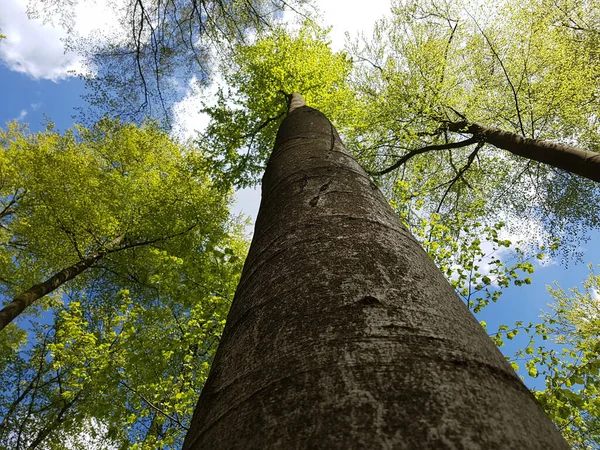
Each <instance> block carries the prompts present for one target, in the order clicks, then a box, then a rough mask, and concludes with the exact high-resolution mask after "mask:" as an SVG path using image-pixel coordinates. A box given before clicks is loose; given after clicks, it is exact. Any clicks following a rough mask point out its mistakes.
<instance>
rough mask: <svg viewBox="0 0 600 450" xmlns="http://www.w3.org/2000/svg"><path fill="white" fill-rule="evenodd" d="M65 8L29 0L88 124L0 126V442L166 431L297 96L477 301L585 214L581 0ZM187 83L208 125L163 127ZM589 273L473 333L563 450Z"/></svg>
mask: <svg viewBox="0 0 600 450" xmlns="http://www.w3.org/2000/svg"><path fill="white" fill-rule="evenodd" d="M80 1H82V2H83V1H84V0H80ZM76 3H77V2H72V1H66V0H52V1H48V2H42V3H38V2H34V3H32V4H31V11H30V13H31V14H32V15H33V16H38V17H43V18H46V19H48V20H54V21H55V22H54V23H55V24H56V25H57V26H58V25H59V24H60V25H62V26H64V27H66V28H67V29H68V30H69V32H70V34H69V36H70V38H69V41H68V42H67V46H68V49H69V50H71V51H76V52H79V53H80V54H81V55H83V57H84V59H85V61H86V63H87V64H88V65H89V67H90V68H93V70H91V71H90V72H89V73H86V74H81V76H82V77H84V79H85V81H86V83H87V86H88V90H87V94H86V99H87V101H88V104H87V106H86V108H85V109H84V110H82V111H81V114H80V117H79V118H80V119H81V121H82V122H83V123H84V125H75V126H74V127H73V129H71V130H68V131H66V132H62V133H61V132H58V131H56V130H55V129H54V127H53V125H52V123H49V124H48V126H47V127H46V129H45V130H44V131H40V132H36V133H33V132H30V131H29V130H28V129H27V127H25V126H23V125H22V124H19V123H9V124H7V126H6V127H5V128H3V129H2V130H1V131H0V143H1V153H0V191H1V193H0V290H1V293H2V298H3V300H4V303H5V309H4V310H3V311H2V312H1V313H0V315H2V314H5V315H3V316H1V317H2V320H3V321H4V322H5V323H4V322H3V324H2V325H3V327H5V328H4V329H3V330H2V331H0V386H3V388H1V394H0V445H3V446H6V447H7V448H17V449H18V448H65V447H66V446H68V448H94V447H93V446H95V448H148V449H150V448H178V447H179V446H180V445H181V443H182V441H183V438H184V436H185V434H186V432H187V429H188V427H189V423H190V420H191V416H192V414H193V411H194V407H195V405H196V402H197V399H198V396H199V394H200V392H201V390H202V387H203V384H204V382H205V381H206V378H207V376H208V372H209V369H210V364H211V362H212V358H213V356H214V353H215V351H216V348H217V346H218V343H219V339H220V335H221V333H222V331H223V327H224V325H225V321H226V317H227V313H228V310H229V306H230V304H231V301H232V299H233V297H234V292H235V289H236V285H237V281H238V279H239V277H240V274H241V271H242V266H243V263H244V258H245V256H246V252H247V249H248V246H249V242H248V239H247V237H246V236H245V234H244V233H245V231H244V226H243V224H242V222H241V220H240V219H238V218H235V217H232V215H231V213H230V212H229V208H230V206H231V202H232V191H233V190H234V189H239V188H241V187H247V186H253V185H256V184H257V183H258V182H259V181H260V177H261V175H262V173H263V171H264V168H265V164H266V161H267V159H268V157H269V154H270V152H271V150H272V148H273V142H274V141H275V135H276V132H277V129H278V128H279V125H280V124H281V122H282V121H283V119H284V118H285V116H286V113H287V109H288V103H289V101H290V99H291V94H292V93H294V92H300V93H302V94H303V96H304V98H305V99H306V102H307V104H308V105H309V106H312V107H314V108H316V109H319V110H320V111H321V112H323V113H324V114H325V115H326V116H327V117H328V118H329V119H330V120H331V122H332V123H333V125H335V127H336V128H337V129H338V130H339V132H340V134H341V136H342V139H343V140H344V143H345V145H346V147H347V148H348V149H349V150H350V151H351V152H352V153H353V156H354V157H355V158H356V160H357V161H358V162H359V163H360V164H361V165H362V166H363V167H364V168H365V169H366V170H367V171H368V172H369V173H370V175H371V178H372V182H373V183H374V184H376V185H377V186H379V188H380V189H381V190H382V192H383V193H384V194H385V196H386V199H387V201H389V203H390V204H391V205H392V207H393V208H394V211H395V212H396V213H397V215H398V216H399V218H400V219H401V221H402V222H403V223H404V224H405V225H406V226H407V227H408V229H409V230H410V231H411V232H412V233H413V235H414V236H415V237H416V239H417V240H418V241H419V242H420V243H421V245H422V246H423V248H424V249H425V250H426V251H427V253H428V254H429V256H430V257H431V258H432V259H433V261H434V262H435V263H436V265H437V266H438V267H439V268H440V270H441V271H442V273H443V274H444V275H445V276H446V278H447V279H448V280H449V281H450V283H451V284H452V286H453V287H454V288H455V289H456V291H457V293H458V294H459V296H460V297H461V298H462V300H463V301H464V302H465V304H466V305H467V306H468V307H469V308H470V309H471V311H472V312H473V313H474V314H475V315H476V317H477V314H479V313H481V312H482V311H483V310H484V309H485V308H486V306H488V305H490V304H492V303H496V302H500V303H501V302H502V295H503V293H504V292H505V291H506V290H507V289H509V288H510V289H511V291H513V290H515V289H516V288H517V287H519V286H523V285H529V284H531V283H532V280H533V279H535V274H534V271H535V269H536V267H539V264H538V262H539V261H542V262H544V261H546V262H547V261H549V260H550V258H552V260H554V261H560V262H561V263H562V264H569V263H573V262H577V261H578V258H579V257H580V256H581V250H580V246H581V245H582V244H583V243H585V242H586V240H587V239H588V238H589V237H588V236H589V233H590V232H591V231H593V230H597V229H598V226H599V225H600V208H599V207H598V205H600V184H599V183H598V180H597V178H595V177H597V176H598V175H597V174H600V156H599V155H600V141H599V139H600V138H599V136H600V133H599V126H600V124H599V123H598V117H599V116H600V111H599V108H600V99H599V92H600V91H599V86H600V12H599V11H600V4H598V3H597V2H595V1H591V0H590V1H574V0H553V1H550V0H525V1H523V2H519V3H515V2H510V1H503V2H489V1H486V2H475V3H471V2H468V1H466V0H444V1H441V2H439V1H416V0H415V1H412V0H407V1H394V2H392V5H391V10H390V13H389V14H388V15H387V16H386V17H384V18H382V19H381V20H380V21H378V22H377V23H376V24H375V26H374V30H373V35H372V36H349V38H348V39H347V44H346V47H345V48H344V49H334V48H332V45H331V42H330V37H329V29H328V28H327V26H328V25H329V24H323V23H320V22H319V20H318V18H317V13H316V12H315V11H316V10H315V9H314V5H311V4H309V3H308V2H304V1H294V2H280V1H275V0H265V1H263V0H256V1H255V0H253V1H233V2H221V1H212V0H210V1H196V0H191V1H187V0H186V1H183V0H181V1H179V0H177V1H168V2H163V1H160V0H123V1H122V2H113V3H114V5H113V7H114V10H115V14H116V15H117V16H118V20H119V23H120V27H118V28H115V29H114V30H104V32H105V34H104V35H102V36H101V37H99V38H98V39H95V40H90V39H88V38H87V37H85V36H79V35H77V32H76V30H75V29H76V27H75V26H74V25H75V24H74V20H75V18H74V17H73V16H72V15H71V12H72V11H73V8H74V5H75V4H76ZM290 17H293V19H290ZM0 37H3V36H2V35H0ZM0 45H1V42H0ZM190 80H191V81H193V82H194V83H195V84H196V85H197V87H198V90H199V92H200V93H201V94H202V97H201V98H200V99H199V100H198V109H199V110H200V111H201V112H202V113H203V114H204V115H205V116H204V117H206V118H207V119H208V125H207V126H206V127H205V128H204V129H203V130H201V131H200V132H199V133H198V134H197V136H196V137H195V138H194V139H192V140H189V141H185V142H182V141H181V140H178V139H177V138H175V137H174V136H173V135H172V134H170V133H169V132H170V131H171V130H172V126H173V121H174V115H173V111H174V106H175V105H176V104H177V102H178V101H180V100H181V98H182V96H183V95H184V92H185V90H183V89H182V86H188V85H189V82H190ZM552 152H554V153H552ZM550 153H551V154H552V155H556V156H552V157H547V155H548V154H550ZM540 155H541V156H540ZM582 161H583V162H582ZM516 236H519V237H518V238H516ZM517 240H520V241H521V242H517ZM594 270H595V269H594V266H593V265H592V266H590V274H589V277H588V278H587V279H586V280H585V281H584V280H580V281H582V282H583V285H582V286H583V288H582V289H580V290H578V289H574V290H572V291H570V292H567V291H564V290H563V289H562V288H561V287H560V286H553V287H550V288H549V294H550V295H549V297H548V301H549V302H552V303H551V306H550V309H547V310H546V312H545V313H543V314H542V316H541V317H540V318H539V320H538V321H537V322H529V321H523V320H517V321H516V322H515V323H514V324H505V325H501V326H500V327H499V328H498V329H487V331H488V334H489V335H490V337H491V338H492V339H493V340H494V342H495V343H496V344H497V345H498V346H499V347H501V348H502V347H503V346H504V345H505V344H506V343H507V342H508V341H512V340H513V339H515V338H517V339H518V338H521V341H519V342H522V343H523V345H522V346H521V348H520V349H519V350H518V351H517V352H516V354H506V355H505V356H506V357H507V359H509V360H511V362H512V364H513V367H514V368H515V370H517V371H518V373H519V374H520V375H523V376H526V377H527V379H528V380H529V381H531V380H534V379H543V383H537V384H536V386H537V387H538V388H537V390H536V391H535V395H536V397H537V398H538V400H539V402H540V404H541V405H542V406H543V408H544V410H545V411H546V413H547V414H548V415H549V416H550V417H551V418H552V420H553V421H554V423H555V424H556V425H557V426H558V427H559V429H560V430H561V432H562V433H563V435H564V436H565V438H566V439H567V440H568V441H569V443H570V444H571V445H572V446H573V447H574V448H580V449H593V448H600V422H599V417H600V400H599V398H598V389H599V387H600V381H599V380H600V378H599V371H600V359H599V354H598V352H599V351H600V347H599V346H598V344H597V341H598V337H599V336H600V308H599V307H598V305H599V303H598V301H599V298H600V297H599V295H600V294H599V292H600V284H599V279H598V275H596V273H595V272H594ZM513 295H518V294H513ZM523 301H526V299H525V298H524V299H523ZM4 311H7V312H6V313H4ZM14 311H16V313H15V312H14ZM5 317H6V318H7V319H5ZM13 319H14V320H13ZM482 326H484V328H485V327H487V324H486V323H485V322H482ZM488 328H489V327H488ZM541 385H544V386H545V387H544V388H540V387H539V386H541Z"/></svg>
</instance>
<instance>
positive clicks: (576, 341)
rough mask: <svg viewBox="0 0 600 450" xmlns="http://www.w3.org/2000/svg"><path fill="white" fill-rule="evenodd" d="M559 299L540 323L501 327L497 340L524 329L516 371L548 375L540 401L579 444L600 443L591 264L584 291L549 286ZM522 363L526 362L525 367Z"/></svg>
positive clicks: (597, 330)
mask: <svg viewBox="0 0 600 450" xmlns="http://www.w3.org/2000/svg"><path fill="white" fill-rule="evenodd" d="M548 291H549V293H550V294H551V295H552V297H553V299H554V302H553V303H552V304H551V305H550V307H551V311H550V312H546V313H544V314H543V316H542V319H543V321H542V322H540V323H537V324H533V323H528V324H523V322H516V323H515V325H514V326H513V327H509V326H507V325H503V326H501V327H500V328H499V329H498V331H497V333H495V334H494V335H492V336H491V337H492V339H493V340H494V341H495V342H496V344H498V345H503V340H504V339H505V338H506V339H512V338H514V337H515V336H516V335H517V334H519V333H523V335H524V337H525V338H526V339H527V340H528V343H527V345H526V346H525V347H524V348H523V349H522V350H519V351H518V352H517V353H516V354H515V356H514V357H513V361H512V364H513V365H514V366H515V370H519V369H520V368H523V369H524V371H525V372H524V373H526V374H527V375H528V376H529V377H532V378H538V377H542V378H543V379H544V380H545V385H546V388H545V389H543V390H539V391H537V392H534V393H535V396H536V397H537V399H538V401H539V402H540V404H541V405H542V407H543V408H544V410H545V411H546V413H547V414H548V415H549V416H550V418H551V419H552V420H553V421H554V422H555V423H556V425H557V426H558V427H559V428H560V430H561V432H562V433H563V435H564V436H565V438H566V439H567V440H568V441H569V442H570V444H571V445H572V446H573V448H577V449H593V448H598V446H600V432H599V428H598V425H599V423H598V417H600V397H599V396H598V391H599V388H600V377H599V375H600V345H599V344H598V336H600V303H599V299H600V276H598V275H596V274H595V273H594V272H593V270H592V266H591V265H590V274H589V276H588V278H587V280H585V281H584V282H583V290H580V289H578V288H573V289H571V290H570V293H567V292H565V291H564V290H563V289H561V288H560V286H558V285H556V286H555V287H550V286H548ZM518 363H524V364H523V365H522V366H520V367H519V364H518Z"/></svg>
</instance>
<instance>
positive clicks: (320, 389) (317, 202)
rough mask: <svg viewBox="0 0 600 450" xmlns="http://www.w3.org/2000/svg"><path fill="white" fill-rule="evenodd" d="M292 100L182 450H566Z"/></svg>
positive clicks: (330, 139)
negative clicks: (245, 259)
mask: <svg viewBox="0 0 600 450" xmlns="http://www.w3.org/2000/svg"><path fill="white" fill-rule="evenodd" d="M291 104H292V105H295V106H296V109H295V110H294V111H292V112H291V113H290V114H289V115H288V117H287V118H286V119H285V121H284V122H283V124H282V125H281V127H280V129H279V133H278V135H277V139H276V142H275V149H274V150H273V154H272V155H271V158H270V160H269V163H268V165H267V169H266V172H265V175H264V178H263V194H262V203H261V207H260V211H259V214H258V218H257V221H256V228H255V232H254V239H253V241H252V246H251V248H250V253H249V255H248V259H247V261H246V264H245V267H244V271H243V275H242V278H241V281H240V284H239V287H238V289H237V292H236V296H235V299H234V301H233V304H232V307H231V312H230V313H229V317H228V319H227V325H226V327H225V331H224V334H223V337H222V339H221V343H220V346H219V349H218V351H217V355H216V357H215V360H214V363H213V366H212V369H211V372H210V376H209V378H208V381H207V382H206V385H205V387H204V389H203V391H202V395H201V396H200V400H199V402H198V405H197V407H196V410H195V413H194V417H193V420H192V424H191V428H190V431H189V432H188V435H187V437H186V440H185V443H184V446H183V448H184V449H204V450H205V449H211V450H218V449H244V450H246V449H256V448H260V449H312V448H315V449H316V448H324V449H354V448H356V449H367V448H368V449H375V448H389V449H410V450H414V449H486V450H490V449H491V450H493V449H528V450H531V449H544V450H549V449H568V446H567V444H566V442H565V441H564V440H563V438H562V437H561V436H560V434H559V432H558V431H557V429H556V427H555V426H554V425H553V424H552V422H551V421H550V419H548V417H547V416H546V415H545V414H544V412H543V410H542V409H541V407H540V406H539V405H538V403H537V402H536V400H535V399H534V397H533V395H532V394H531V393H530V392H529V390H528V389H527V388H526V387H525V385H524V384H523V383H522V382H521V381H520V379H519V378H518V377H517V375H516V374H515V372H514V371H513V369H512V368H511V367H510V365H509V364H508V363H507V362H506V361H505V359H504V357H503V356H502V354H501V353H500V352H499V351H498V349H497V348H496V346H495V345H494V344H493V343H492V341H491V340H490V339H489V338H488V336H487V334H486V333H485V331H484V330H483V329H482V328H481V326H480V325H479V323H478V322H477V321H476V320H475V319H474V317H473V316H472V315H471V313H470V312H469V310H468V308H467V307H466V306H465V305H464V304H463V302H462V301H461V300H460V299H459V298H458V296H457V295H456V293H455V292H454V290H453V289H452V287H451V286H450V284H448V282H447V281H446V280H445V279H444V277H443V275H442V274H441V272H440V271H439V270H438V269H437V268H436V267H435V265H434V264H433V262H432V261H431V259H429V257H428V256H427V254H426V253H425V252H424V251H423V249H422V248H421V247H420V246H419V244H418V243H417V241H416V240H415V239H414V238H413V237H412V236H411V235H410V233H409V232H408V231H407V230H406V229H405V228H404V227H403V226H402V225H401V223H400V221H399V220H398V218H397V217H396V215H395V214H394V212H393V211H392V209H391V208H390V207H389V205H388V204H387V202H386V200H385V198H384V197H383V195H382V194H381V192H380V191H379V189H378V188H377V187H376V186H375V185H374V184H373V183H372V182H371V180H370V179H369V177H368V176H367V174H366V173H365V171H364V170H363V169H362V168H361V167H360V166H359V164H358V163H357V162H356V161H355V160H354V159H353V158H352V157H351V156H350V155H349V153H348V152H347V151H346V150H345V149H344V147H343V145H342V143H341V141H340V138H339V136H338V134H337V132H336V130H335V129H334V127H333V126H332V125H331V123H330V122H329V121H328V120H327V118H326V117H325V116H324V115H323V114H321V113H320V112H318V111H316V110H314V109H312V108H309V107H306V106H298V105H297V103H294V102H291Z"/></svg>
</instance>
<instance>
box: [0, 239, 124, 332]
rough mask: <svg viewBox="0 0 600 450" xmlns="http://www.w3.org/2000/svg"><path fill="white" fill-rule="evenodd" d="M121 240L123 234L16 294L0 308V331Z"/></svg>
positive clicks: (108, 251) (111, 249)
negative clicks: (104, 246)
mask: <svg viewBox="0 0 600 450" xmlns="http://www.w3.org/2000/svg"><path fill="white" fill-rule="evenodd" d="M122 240H123V236H120V237H118V238H117V239H114V240H113V241H112V242H110V243H109V244H108V245H107V247H106V248H105V249H104V250H101V251H98V252H94V253H92V254H91V255H89V256H86V257H85V258H83V259H82V260H81V261H78V262H76V263H75V264H73V265H71V266H69V267H65V268H64V269H62V270H60V271H58V272H57V273H56V274H54V275H53V276H51V277H50V278H48V279H47V280H45V281H43V282H41V283H39V284H36V285H35V286H32V287H30V288H29V289H27V290H26V291H24V292H22V293H20V294H19V295H17V296H16V297H15V298H14V299H13V300H12V301H11V302H9V303H7V304H6V305H5V306H4V307H3V308H2V310H0V331H2V330H3V329H4V328H6V326H7V325H8V324H9V323H11V322H12V321H13V320H14V319H16V318H17V316H18V315H19V314H21V313H22V312H23V311H25V309H26V308H27V307H29V306H31V304H33V302H35V301H36V300H39V299H40V298H42V297H43V296H45V295H48V294H50V293H51V292H54V291H55V290H56V289H58V288H59V287H61V286H62V285H63V284H65V283H66V282H67V281H71V280H72V279H73V278H75V277H76V276H78V275H80V274H82V273H83V272H85V271H86V270H87V269H89V268H90V267H91V266H92V265H93V264H94V263H96V262H97V261H99V260H101V259H102V258H103V257H104V256H105V255H106V254H108V253H112V252H113V251H114V248H115V247H116V246H118V245H119V244H120V243H121V241H122Z"/></svg>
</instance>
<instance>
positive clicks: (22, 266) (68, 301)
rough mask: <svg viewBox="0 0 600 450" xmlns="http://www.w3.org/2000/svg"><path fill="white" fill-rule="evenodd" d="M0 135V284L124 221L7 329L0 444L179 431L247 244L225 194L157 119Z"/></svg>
mask: <svg viewBox="0 0 600 450" xmlns="http://www.w3.org/2000/svg"><path fill="white" fill-rule="evenodd" d="M2 137H3V147H2V148H3V152H2V157H3V159H2V162H3V164H2V171H1V173H2V176H3V179H2V180H3V182H4V183H3V185H2V188H3V189H4V191H3V194H4V195H3V201H4V210H5V214H4V216H3V218H2V219H3V222H2V225H3V228H2V230H3V233H4V234H3V237H4V240H3V249H4V250H5V256H4V258H3V263H4V264H3V277H4V279H5V280H8V281H9V283H7V284H6V285H5V286H4V293H5V295H6V296H8V297H9V298H10V296H11V292H19V291H21V290H23V286H27V283H35V282H36V280H37V279H40V278H42V279H43V278H45V277H47V276H48V275H49V274H52V273H54V272H55V271H56V270H57V268H62V267H64V266H65V265H68V264H71V263H72V262H74V261H79V260H80V259H81V258H85V255H87V254H89V252H90V251H94V249H96V248H97V246H98V245H102V243H103V242H106V241H109V240H110V239H112V238H113V237H115V236H117V237H121V240H120V244H119V245H121V242H122V248H121V249H119V251H115V252H112V253H109V254H107V255H105V256H104V257H103V258H101V259H97V260H95V261H94V263H93V264H92V265H90V267H89V268H87V269H86V271H85V272H84V273H83V274H82V275H81V276H80V277H78V278H76V279H74V280H73V281H71V282H69V283H66V284H63V285H61V286H60V287H59V289H58V290H57V291H55V295H54V296H53V297H52V299H50V300H45V301H43V302H42V306H45V307H51V308H52V309H51V312H46V313H44V314H43V315H42V317H41V318H40V319H38V321H37V322H38V323H35V324H34V325H32V326H31V327H27V326H26V325H25V327H24V328H19V326H18V325H21V326H22V325H23V324H24V323H25V322H24V321H23V320H22V318H20V320H18V321H17V323H13V324H11V325H9V326H8V327H7V328H6V329H4V330H3V331H2V333H1V334H0V351H1V352H2V355H1V356H0V361H2V366H1V367H0V377H1V378H2V380H3V387H4V390H3V392H2V395H1V396H0V411H1V413H2V419H0V442H1V443H2V444H1V445H2V446H6V447H7V448H36V447H39V448H42V447H43V448H64V446H65V445H66V443H70V444H69V445H71V444H72V445H71V446H72V447H74V448H88V445H89V442H88V441H89V436H91V437H92V438H93V437H94V436H101V437H102V439H103V441H102V442H106V443H107V444H106V445H109V444H110V445H117V446H121V447H122V446H126V447H129V446H131V445H134V444H136V445H138V444H139V445H142V447H143V448H156V446H158V445H175V444H176V443H177V441H178V440H179V439H181V438H182V436H183V433H184V432H185V430H186V426H187V425H186V423H187V422H188V421H189V416H190V415H191V411H192V409H193V403H194V402H195V399H196V398H197V395H198V393H199V390H200V388H201V386H202V383H203V380H204V378H205V375H206V372H207V370H208V365H209V362H210V360H211V358H212V353H213V352H214V345H215V343H216V342H217V341H218V336H219V335H220V329H221V328H222V326H223V323H224V317H225V315H226V314H227V310H228V307H229V303H230V299H231V296H232V292H233V289H234V287H235V282H236V279H237V274H238V273H239V270H240V269H241V261H242V258H243V255H244V253H245V245H244V243H243V240H242V239H241V237H240V233H239V231H236V230H237V228H236V226H235V224H234V223H231V222H230V221H229V219H228V212H227V203H228V196H227V195H226V193H224V192H223V191H221V190H219V189H216V188H215V187H213V186H212V185H211V182H210V179H209V177H208V176H207V175H206V174H205V173H204V172H203V171H202V170H201V169H200V163H199V160H201V155H199V154H198V153H192V152H190V151H189V149H187V148H184V147H182V146H180V145H178V144H177V143H175V142H173V141H172V140H171V139H169V137H168V136H167V135H166V134H165V133H164V132H162V131H160V130H158V129H157V128H156V126H154V125H152V124H148V125H147V126H146V127H144V128H141V129H140V128H137V127H135V126H133V125H123V124H120V123H119V122H113V121H108V120H105V121H102V122H101V123H99V124H98V125H97V126H96V127H95V128H93V129H91V130H88V129H85V128H78V130H77V133H74V132H71V133H65V134H64V135H60V134H58V133H56V132H53V131H51V130H48V131H46V132H43V133H37V134H34V135H28V134H26V133H24V131H23V130H22V129H20V128H18V127H17V125H13V126H12V127H10V128H9V130H7V131H6V132H3V135H2ZM41 162H43V164H42V163H41ZM33 311H39V309H38V308H34V309H33ZM124 424H125V425H124ZM86 436H87V437H86Z"/></svg>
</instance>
